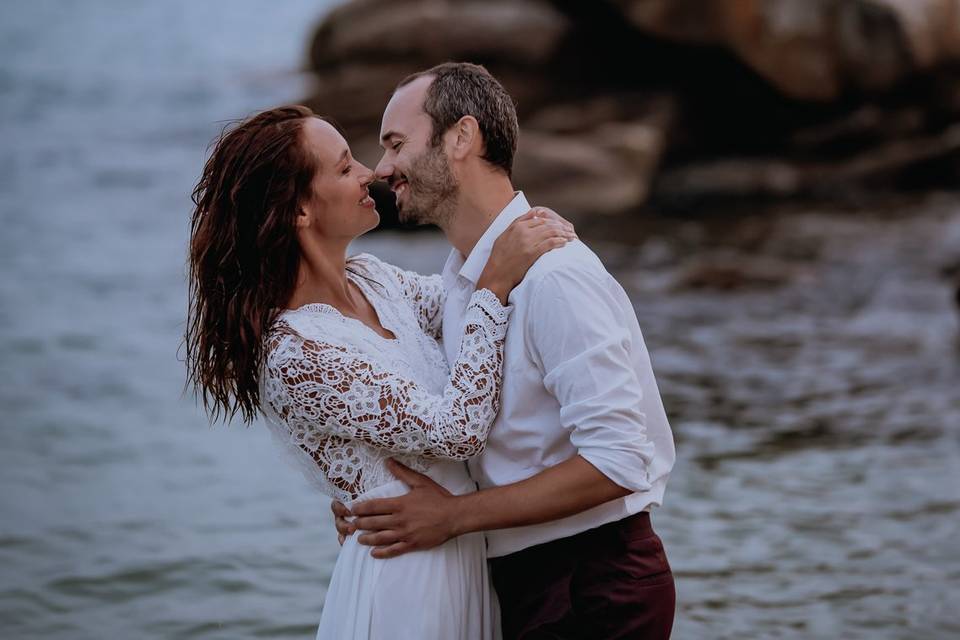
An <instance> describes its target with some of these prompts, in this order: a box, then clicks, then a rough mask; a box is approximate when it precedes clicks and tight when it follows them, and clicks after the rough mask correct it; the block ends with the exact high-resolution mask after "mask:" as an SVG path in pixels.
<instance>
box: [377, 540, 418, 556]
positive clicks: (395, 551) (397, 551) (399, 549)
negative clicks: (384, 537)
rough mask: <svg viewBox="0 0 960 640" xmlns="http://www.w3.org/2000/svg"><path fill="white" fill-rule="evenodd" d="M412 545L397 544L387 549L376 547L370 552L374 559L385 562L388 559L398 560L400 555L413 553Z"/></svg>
mask: <svg viewBox="0 0 960 640" xmlns="http://www.w3.org/2000/svg"><path fill="white" fill-rule="evenodd" d="M413 550H414V548H413V546H412V545H410V544H409V543H406V542H397V543H395V544H391V545H389V546H386V547H374V549H373V550H372V551H371V552H370V555H372V556H373V557H374V558H378V559H380V560H385V559H386V558H396V557H397V556H399V555H403V554H404V553H408V552H410V551H413Z"/></svg>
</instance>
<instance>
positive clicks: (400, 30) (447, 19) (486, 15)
mask: <svg viewBox="0 0 960 640" xmlns="http://www.w3.org/2000/svg"><path fill="white" fill-rule="evenodd" d="M568 29H569V23H568V21H567V20H566V19H565V18H564V17H563V16H562V15H561V14H559V13H557V12H556V11H555V10H554V9H552V8H551V7H550V5H549V4H548V3H546V2H540V1H537V0H522V1H519V2H518V1H513V0H483V1H481V0H446V1H444V0H358V1H354V2H349V3H347V4H344V5H341V6H340V7H338V8H336V9H334V10H333V11H332V12H331V13H330V14H329V15H328V16H327V17H326V18H325V19H324V20H323V22H321V24H320V25H319V26H318V28H317V30H316V32H315V35H314V38H313V41H312V44H311V46H310V67H311V70H312V71H313V72H314V75H315V78H316V81H315V86H314V90H313V96H312V97H311V98H310V99H309V100H308V105H309V106H311V108H313V109H314V110H315V111H317V112H319V113H322V114H324V115H328V116H330V117H332V118H334V119H335V120H337V122H339V123H340V124H341V125H342V126H343V127H344V128H345V129H346V131H347V133H348V135H349V136H350V139H351V140H352V139H353V138H354V137H355V136H358V135H370V133H371V129H372V128H373V129H375V128H376V127H378V125H379V121H380V116H381V114H382V113H383V108H384V106H386V103H387V100H388V99H389V97H390V95H391V93H392V92H393V89H394V88H395V87H396V85H397V83H398V82H399V81H400V80H402V79H403V78H404V77H405V76H407V75H408V74H410V73H413V72H415V71H420V70H422V69H425V68H429V67H430V66H433V65H434V64H437V63H439V62H443V61H445V60H470V61H472V62H476V63H479V64H484V65H486V66H487V68H488V69H490V71H491V73H493V74H494V75H496V76H497V78H498V79H499V80H500V81H501V82H502V83H503V84H504V86H505V87H506V88H507V90H508V91H510V93H511V95H512V96H513V97H514V99H515V100H517V102H518V104H519V105H521V106H522V108H523V109H530V108H533V107H534V106H536V104H538V103H539V102H541V101H542V100H544V99H545V96H548V95H549V94H550V86H551V83H550V82H549V81H548V79H547V77H545V76H544V75H543V74H541V73H538V69H541V68H542V67H543V66H544V65H545V64H547V63H548V62H549V61H550V59H551V56H552V55H553V53H554V50H555V49H556V48H557V46H559V43H560V42H561V40H562V38H563V37H564V35H565V34H566V32H567V30H568ZM374 133H375V131H374Z"/></svg>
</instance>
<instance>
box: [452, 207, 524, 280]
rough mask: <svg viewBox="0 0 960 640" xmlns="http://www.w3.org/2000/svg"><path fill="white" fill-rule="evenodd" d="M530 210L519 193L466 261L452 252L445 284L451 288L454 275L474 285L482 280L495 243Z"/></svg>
mask: <svg viewBox="0 0 960 640" xmlns="http://www.w3.org/2000/svg"><path fill="white" fill-rule="evenodd" d="M529 210H530V204H529V203H528V202H527V198H526V197H525V196H524V195H523V191H517V192H516V195H514V196H513V200H511V201H510V203H509V204H508V205H507V206H506V207H504V208H503V210H502V211H500V213H499V214H497V217H496V218H494V219H493V222H491V223H490V226H489V227H487V230H486V231H484V232H483V235H482V236H480V239H479V240H477V244H475V245H474V247H473V250H472V251H471V252H470V255H469V256H467V258H466V259H464V258H463V255H462V254H461V253H460V252H459V251H457V250H456V249H453V250H452V251H450V255H449V256H448V257H447V262H446V264H445V265H444V267H443V279H444V284H445V285H447V286H448V287H449V285H450V284H452V280H453V278H454V274H457V275H460V276H462V277H463V278H465V279H467V280H469V281H470V282H472V283H473V284H474V285H475V284H477V280H479V279H480V274H481V273H483V268H484V267H485V266H486V265H487V260H488V259H489V258H490V251H491V250H492V249H493V243H494V242H496V240H497V238H499V237H500V234H501V233H503V232H504V231H506V230H507V227H509V226H510V223H511V222H513V221H514V220H516V219H517V218H519V217H520V216H522V215H523V214H525V213H526V212H527V211H529Z"/></svg>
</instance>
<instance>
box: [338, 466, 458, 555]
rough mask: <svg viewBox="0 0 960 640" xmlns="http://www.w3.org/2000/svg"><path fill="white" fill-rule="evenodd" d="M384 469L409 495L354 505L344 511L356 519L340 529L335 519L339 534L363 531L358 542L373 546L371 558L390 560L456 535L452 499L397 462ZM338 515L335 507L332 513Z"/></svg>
mask: <svg viewBox="0 0 960 640" xmlns="http://www.w3.org/2000/svg"><path fill="white" fill-rule="evenodd" d="M387 468H388V469H389V470H390V472H391V473H392V474H393V475H394V476H396V477H397V479H398V480H402V481H403V482H404V483H405V484H406V485H407V486H409V487H410V492H409V493H407V494H405V495H402V496H398V497H396V498H377V499H373V500H367V501H365V502H361V503H358V504H355V505H354V506H353V509H352V511H348V512H346V514H347V515H349V514H351V513H352V514H353V515H354V516H356V519H354V521H353V522H352V523H348V522H346V521H345V520H343V524H345V525H347V526H345V527H343V528H341V522H340V520H341V516H339V515H338V516H337V518H338V520H337V532H338V533H340V535H350V533H353V531H358V530H361V531H364V532H365V533H363V534H362V535H360V536H359V537H358V538H357V542H359V543H360V544H365V545H368V546H371V547H374V549H373V550H372V551H371V553H370V555H372V556H373V557H374V558H393V557H395V556H399V555H402V554H404V553H408V552H410V551H420V550H423V549H432V548H433V547H436V546H438V545H441V544H443V543H444V542H446V541H447V540H449V539H450V538H453V537H455V536H456V535H457V533H456V529H455V527H454V518H453V515H452V514H453V509H454V502H455V500H456V497H455V496H453V495H452V494H451V493H450V492H449V491H447V490H446V489H444V488H443V487H441V486H440V485H439V484H437V483H436V482H434V481H433V480H431V479H430V478H429V477H427V476H425V475H423V474H421V473H417V472H416V471H414V470H412V469H409V468H408V467H405V466H404V465H402V464H400V463H399V462H397V461H396V460H392V459H391V460H388V461H387ZM340 506H341V507H342V506H343V505H340ZM343 511H346V508H345V507H344V509H343ZM337 513H338V511H337V509H336V508H335V507H334V514H337Z"/></svg>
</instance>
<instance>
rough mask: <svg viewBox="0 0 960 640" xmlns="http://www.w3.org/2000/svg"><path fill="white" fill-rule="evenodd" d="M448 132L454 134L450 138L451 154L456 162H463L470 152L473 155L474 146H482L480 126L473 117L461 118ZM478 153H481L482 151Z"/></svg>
mask: <svg viewBox="0 0 960 640" xmlns="http://www.w3.org/2000/svg"><path fill="white" fill-rule="evenodd" d="M450 130H451V132H452V133H453V134H454V135H453V136H452V143H453V149H452V150H451V152H452V155H453V157H454V158H456V159H457V160H463V159H464V158H466V157H467V156H468V155H470V153H471V152H474V153H475V152H476V150H475V149H474V146H475V145H477V144H479V145H480V146H481V147H482V145H483V141H482V140H481V137H480V124H479V123H478V122H477V119H476V118H474V117H473V116H463V117H462V118H460V119H459V120H457V122H456V124H454V125H453V126H452V127H451V128H450ZM480 151H481V152H482V149H481V150H480Z"/></svg>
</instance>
